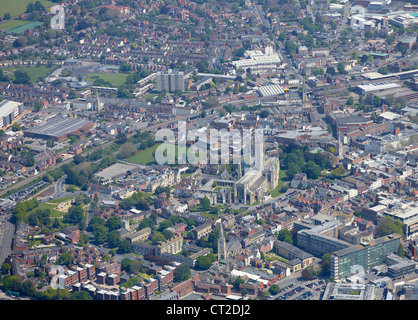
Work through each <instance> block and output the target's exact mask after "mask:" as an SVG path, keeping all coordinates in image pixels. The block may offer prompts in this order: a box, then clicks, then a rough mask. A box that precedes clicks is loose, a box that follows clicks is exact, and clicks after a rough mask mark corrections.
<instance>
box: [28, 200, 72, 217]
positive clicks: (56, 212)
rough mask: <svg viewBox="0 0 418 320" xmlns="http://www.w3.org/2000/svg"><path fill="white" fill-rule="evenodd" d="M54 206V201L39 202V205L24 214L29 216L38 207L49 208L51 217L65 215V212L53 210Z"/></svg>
mask: <svg viewBox="0 0 418 320" xmlns="http://www.w3.org/2000/svg"><path fill="white" fill-rule="evenodd" d="M56 206H57V204H56V203H48V202H44V203H40V204H39V206H37V207H36V208H33V209H32V210H30V211H28V212H27V213H26V215H27V216H30V215H31V214H32V213H35V212H36V210H39V209H50V210H51V216H50V217H51V218H55V217H57V218H60V217H63V216H64V215H65V212H61V211H58V210H55V207H56Z"/></svg>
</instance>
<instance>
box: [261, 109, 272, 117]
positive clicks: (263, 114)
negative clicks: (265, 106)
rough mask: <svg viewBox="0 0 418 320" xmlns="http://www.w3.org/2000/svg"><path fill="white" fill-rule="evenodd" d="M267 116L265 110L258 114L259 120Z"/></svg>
mask: <svg viewBox="0 0 418 320" xmlns="http://www.w3.org/2000/svg"><path fill="white" fill-rule="evenodd" d="M269 114H270V113H269V112H268V111H267V110H263V111H261V112H260V118H267V117H268V116H269Z"/></svg>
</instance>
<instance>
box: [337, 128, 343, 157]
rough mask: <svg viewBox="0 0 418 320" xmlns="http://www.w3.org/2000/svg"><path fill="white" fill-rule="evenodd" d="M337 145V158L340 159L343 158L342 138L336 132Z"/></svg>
mask: <svg viewBox="0 0 418 320" xmlns="http://www.w3.org/2000/svg"><path fill="white" fill-rule="evenodd" d="M337 139H338V143H337V147H338V157H339V158H342V156H343V145H344V144H343V140H342V139H343V138H342V136H341V133H340V132H338V138H337Z"/></svg>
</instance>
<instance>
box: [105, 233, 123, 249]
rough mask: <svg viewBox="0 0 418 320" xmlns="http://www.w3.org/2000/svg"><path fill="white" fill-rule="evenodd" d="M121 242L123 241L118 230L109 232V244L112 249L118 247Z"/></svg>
mask: <svg viewBox="0 0 418 320" xmlns="http://www.w3.org/2000/svg"><path fill="white" fill-rule="evenodd" d="M120 240H121V237H120V233H119V232H118V231H117V230H113V231H111V232H109V235H108V237H107V242H108V243H109V246H110V247H111V248H116V247H118V246H119V243H120Z"/></svg>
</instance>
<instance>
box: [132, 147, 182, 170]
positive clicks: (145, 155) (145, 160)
mask: <svg viewBox="0 0 418 320" xmlns="http://www.w3.org/2000/svg"><path fill="white" fill-rule="evenodd" d="M160 145H161V143H156V144H154V145H153V146H152V147H149V148H148V149H145V150H142V151H139V152H138V153H137V154H134V155H133V156H131V157H129V158H126V159H125V160H126V161H128V162H133V163H136V164H142V165H151V164H157V161H156V160H155V158H154V153H155V150H157V148H158V147H159V146H160ZM175 147H176V151H175V152H176V160H177V153H178V152H177V150H178V146H177V145H176V146H175ZM187 150H189V147H186V152H187ZM176 162H177V161H176Z"/></svg>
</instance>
